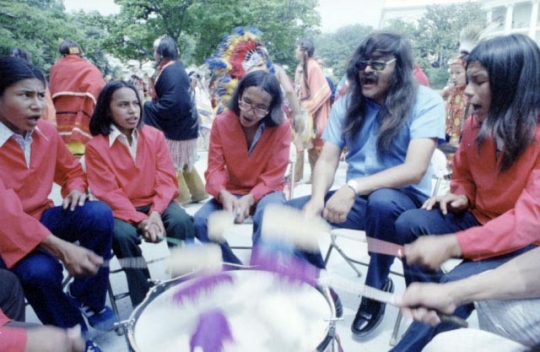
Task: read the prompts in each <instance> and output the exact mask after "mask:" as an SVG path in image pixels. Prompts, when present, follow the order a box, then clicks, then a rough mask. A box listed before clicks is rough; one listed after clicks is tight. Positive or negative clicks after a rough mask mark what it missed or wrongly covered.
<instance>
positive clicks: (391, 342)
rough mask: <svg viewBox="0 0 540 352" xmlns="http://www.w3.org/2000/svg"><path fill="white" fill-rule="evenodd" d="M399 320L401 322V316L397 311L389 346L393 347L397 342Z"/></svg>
mask: <svg viewBox="0 0 540 352" xmlns="http://www.w3.org/2000/svg"><path fill="white" fill-rule="evenodd" d="M401 320H403V314H401V311H399V312H398V316H397V318H396V323H395V324H394V331H392V336H391V337H390V346H395V345H396V344H397V342H398V334H399V326H400V325H401Z"/></svg>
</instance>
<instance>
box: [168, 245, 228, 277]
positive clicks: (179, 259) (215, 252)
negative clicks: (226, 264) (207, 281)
mask: <svg viewBox="0 0 540 352" xmlns="http://www.w3.org/2000/svg"><path fill="white" fill-rule="evenodd" d="M166 264H167V268H168V270H169V271H170V273H171V275H172V277H176V276H181V275H185V274H190V273H215V272H219V271H221V265H222V260H221V249H220V248H219V246H218V245H217V244H213V243H209V244H204V245H200V246H186V247H175V248H172V249H171V256H170V257H169V258H167V261H166Z"/></svg>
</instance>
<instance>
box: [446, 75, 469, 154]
mask: <svg viewBox="0 0 540 352" xmlns="http://www.w3.org/2000/svg"><path fill="white" fill-rule="evenodd" d="M465 88H466V85H465V86H463V87H458V88H453V89H452V90H450V91H449V93H448V98H447V100H446V134H447V135H449V136H450V143H451V144H458V143H459V140H460V138H461V129H462V123H463V121H465V117H466V116H464V114H465V110H466V109H467V97H466V96H465Z"/></svg>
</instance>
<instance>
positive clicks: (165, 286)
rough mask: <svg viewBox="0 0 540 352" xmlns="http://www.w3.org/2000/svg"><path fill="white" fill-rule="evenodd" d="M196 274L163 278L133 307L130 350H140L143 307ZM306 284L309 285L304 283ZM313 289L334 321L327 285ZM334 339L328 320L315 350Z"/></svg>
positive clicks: (127, 331) (128, 332) (130, 318)
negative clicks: (137, 330) (137, 332)
mask: <svg viewBox="0 0 540 352" xmlns="http://www.w3.org/2000/svg"><path fill="white" fill-rule="evenodd" d="M239 271H256V272H266V273H272V272H271V271H265V270H257V269H247V268H246V269H240V270H239ZM233 273H234V271H233ZM197 277H198V276H197V275H196V273H189V274H186V275H183V276H179V277H176V278H173V279H169V280H165V281H162V282H160V283H158V284H157V285H155V286H153V287H152V288H151V289H150V291H148V293H147V294H146V297H145V298H144V300H143V301H142V302H141V303H140V304H139V305H138V306H137V307H135V308H134V309H133V312H131V314H130V315H129V319H128V327H127V328H126V329H125V330H126V334H127V338H128V342H129V348H131V350H132V351H135V352H142V351H141V350H140V349H139V347H138V346H137V343H136V341H135V325H136V322H137V319H138V318H139V317H140V316H141V314H142V312H143V311H144V310H145V308H146V307H147V306H148V305H149V304H150V303H152V301H153V300H154V299H156V298H157V297H158V296H159V295H160V294H161V293H163V292H165V291H167V290H169V289H170V288H171V287H172V286H176V285H180V284H181V283H183V282H185V281H187V280H191V279H194V278H197ZM306 285H309V284H307V283H306ZM309 286H311V287H313V288H314V289H316V290H317V291H318V292H319V293H320V294H321V295H322V296H323V297H324V299H325V300H326V303H327V304H328V306H329V307H330V319H329V320H330V321H334V320H335V319H336V308H335V304H334V301H333V300H332V296H331V295H330V289H329V287H327V286H321V285H316V286H312V285H309ZM333 340H334V332H333V324H332V323H331V322H330V323H329V324H328V329H327V331H326V333H325V336H324V338H323V339H322V341H321V342H320V343H319V344H318V345H317V348H316V349H315V351H316V352H322V351H324V350H325V349H326V348H327V347H328V345H329V344H330V343H331V342H332V341H333Z"/></svg>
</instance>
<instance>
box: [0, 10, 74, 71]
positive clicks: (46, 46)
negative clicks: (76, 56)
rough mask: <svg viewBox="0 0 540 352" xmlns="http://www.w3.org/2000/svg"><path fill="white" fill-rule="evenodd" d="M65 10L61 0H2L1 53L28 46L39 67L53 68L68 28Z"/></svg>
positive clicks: (4, 53)
mask: <svg viewBox="0 0 540 352" xmlns="http://www.w3.org/2000/svg"><path fill="white" fill-rule="evenodd" d="M63 10H64V7H63V3H62V1H61V0H50V1H44V0H42V1H38V0H28V1H20V2H15V1H0V38H2V41H1V42H0V54H1V55H9V54H10V53H11V51H12V50H13V48H15V47H18V48H22V49H26V50H28V51H29V52H30V53H31V54H32V57H33V61H34V63H35V64H36V65H37V66H39V67H43V68H45V69H47V68H48V67H50V65H51V63H52V61H53V60H54V58H55V51H56V48H57V46H58V43H57V42H58V38H60V37H61V36H62V33H63V32H64V30H65V28H66V23H65V22H66V21H65V18H66V16H65V14H64V13H63Z"/></svg>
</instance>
